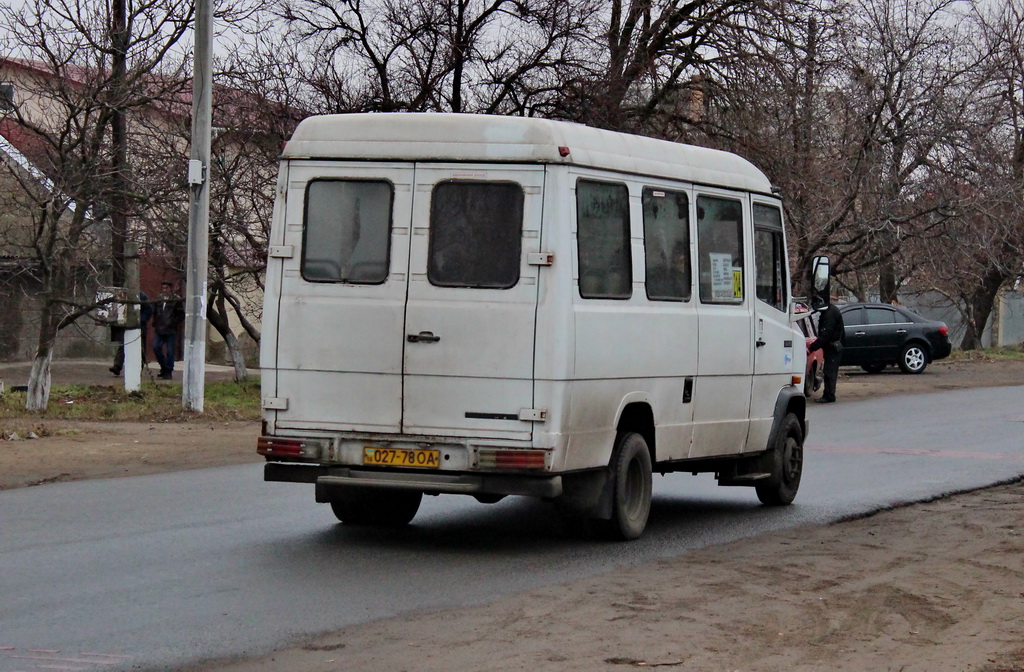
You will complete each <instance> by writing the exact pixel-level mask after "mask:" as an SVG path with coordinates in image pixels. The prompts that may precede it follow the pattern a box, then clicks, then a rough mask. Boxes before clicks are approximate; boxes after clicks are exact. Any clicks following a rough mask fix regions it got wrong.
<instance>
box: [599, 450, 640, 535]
mask: <svg viewBox="0 0 1024 672" xmlns="http://www.w3.org/2000/svg"><path fill="white" fill-rule="evenodd" d="M611 476H612V478H613V479H614V484H613V492H612V517H611V519H610V520H593V521H590V523H591V529H592V530H593V531H594V532H595V533H597V534H598V535H599V536H601V537H603V538H606V539H612V540H616V541H628V540H630V539H636V538H638V537H639V536H640V535H641V534H643V532H644V528H646V527H647V517H648V516H649V515H650V513H651V453H650V451H649V450H648V449H647V442H646V441H645V440H644V437H642V436H640V435H639V434H637V433H635V432H625V433H623V434H620V435H619V437H618V441H616V447H615V451H614V452H613V453H612V463H611Z"/></svg>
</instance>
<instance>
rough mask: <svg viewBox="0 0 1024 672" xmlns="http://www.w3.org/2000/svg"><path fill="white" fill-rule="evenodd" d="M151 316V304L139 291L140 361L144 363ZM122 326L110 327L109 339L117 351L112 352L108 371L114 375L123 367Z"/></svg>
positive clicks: (118, 373)
mask: <svg viewBox="0 0 1024 672" xmlns="http://www.w3.org/2000/svg"><path fill="white" fill-rule="evenodd" d="M152 316H153V306H151V305H150V304H149V297H148V296H146V293H145V292H139V336H140V338H142V363H143V364H145V363H146V325H147V324H148V323H149V318H150V317H152ZM124 332H125V328H124V327H118V326H113V327H111V328H110V340H111V341H112V342H116V343H117V344H118V345H117V352H115V353H114V365H113V366H112V367H110V372H111V373H112V374H114V375H115V376H120V375H121V369H123V368H124Z"/></svg>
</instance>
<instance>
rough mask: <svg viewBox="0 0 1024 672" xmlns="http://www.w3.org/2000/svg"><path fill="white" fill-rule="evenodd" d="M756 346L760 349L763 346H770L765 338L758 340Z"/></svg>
mask: <svg viewBox="0 0 1024 672" xmlns="http://www.w3.org/2000/svg"><path fill="white" fill-rule="evenodd" d="M754 345H756V346H757V347H759V348H760V347H761V346H764V345H768V341H766V340H764V339H763V338H759V339H757V343H755V344H754Z"/></svg>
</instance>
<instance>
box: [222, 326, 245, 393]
mask: <svg viewBox="0 0 1024 672" xmlns="http://www.w3.org/2000/svg"><path fill="white" fill-rule="evenodd" d="M223 336H224V343H225V344H226V345H227V346H228V355H229V356H230V357H231V363H232V364H233V365H234V367H235V382H236V383H240V382H242V381H243V380H248V379H249V371H248V370H247V369H246V368H245V356H244V355H243V354H242V345H241V343H239V342H238V337H237V336H235V334H234V333H233V332H232V331H231V330H230V329H229V330H228V331H227V333H225V334H223Z"/></svg>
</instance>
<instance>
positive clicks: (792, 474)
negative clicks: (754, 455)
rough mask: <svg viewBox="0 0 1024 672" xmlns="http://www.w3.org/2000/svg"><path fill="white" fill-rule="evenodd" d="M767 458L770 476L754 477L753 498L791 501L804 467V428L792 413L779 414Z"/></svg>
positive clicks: (776, 503) (768, 502)
mask: <svg viewBox="0 0 1024 672" xmlns="http://www.w3.org/2000/svg"><path fill="white" fill-rule="evenodd" d="M769 460H770V464H771V471H770V473H771V476H770V477H768V478H766V479H763V480H761V481H757V483H756V485H755V487H754V489H755V490H756V491H757V498H758V499H759V500H761V503H762V504H765V505H767V506H784V505H786V504H791V503H792V502H793V500H794V499H796V491H797V490H798V489H799V488H800V477H801V476H802V475H803V471H804V432H803V429H802V428H801V427H800V420H798V419H797V417H796V415H794V414H793V413H787V414H786V417H785V418H783V420H782V427H780V428H779V433H778V436H777V437H776V439H775V445H774V446H773V447H772V451H771V455H770V456H769Z"/></svg>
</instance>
